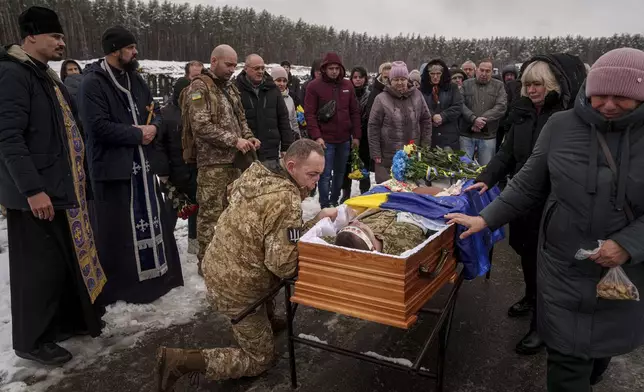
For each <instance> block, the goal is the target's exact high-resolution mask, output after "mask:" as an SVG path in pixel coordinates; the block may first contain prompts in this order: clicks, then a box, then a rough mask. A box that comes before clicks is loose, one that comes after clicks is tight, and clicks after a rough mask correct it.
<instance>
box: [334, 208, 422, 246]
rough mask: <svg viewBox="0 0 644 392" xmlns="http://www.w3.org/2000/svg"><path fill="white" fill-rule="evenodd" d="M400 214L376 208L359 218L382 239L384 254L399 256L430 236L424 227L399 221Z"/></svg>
mask: <svg viewBox="0 0 644 392" xmlns="http://www.w3.org/2000/svg"><path fill="white" fill-rule="evenodd" d="M398 214H399V212H397V211H389V210H380V211H378V210H374V211H369V212H366V213H365V214H363V217H362V218H360V219H359V220H360V222H362V223H364V224H366V225H367V226H369V228H370V229H371V231H373V234H374V236H375V237H376V238H377V239H378V240H380V241H382V253H384V254H388V255H396V256H399V255H400V254H401V253H403V252H406V251H408V250H410V249H413V248H415V247H417V246H418V245H420V244H421V243H422V242H423V241H425V240H426V239H427V237H428V235H427V234H426V233H425V232H424V231H423V229H421V228H420V227H418V226H416V225H414V224H411V223H407V222H397V217H398ZM429 233H430V234H431V233H432V232H429ZM323 239H324V240H325V241H327V242H328V243H331V244H333V243H334V242H335V237H330V238H329V237H325V238H323Z"/></svg>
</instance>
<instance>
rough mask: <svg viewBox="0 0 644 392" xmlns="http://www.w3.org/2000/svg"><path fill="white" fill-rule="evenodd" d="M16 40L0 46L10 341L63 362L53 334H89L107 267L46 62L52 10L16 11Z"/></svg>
mask: <svg viewBox="0 0 644 392" xmlns="http://www.w3.org/2000/svg"><path fill="white" fill-rule="evenodd" d="M19 26H20V33H21V36H22V43H21V45H9V46H7V47H5V48H0V86H2V87H0V203H1V204H2V205H3V206H5V207H6V208H7V231H8V239H9V269H10V270H9V271H10V279H11V321H12V337H13V348H14V350H15V352H16V355H18V356H19V357H21V358H25V359H28V360H33V361H37V362H39V363H42V364H45V365H62V364H63V363H65V362H67V361H69V360H70V359H71V358H72V354H71V353H70V352H69V351H67V350H66V349H64V348H63V347H61V346H59V345H58V344H57V342H60V341H63V340H65V339H68V338H70V337H72V336H74V335H92V336H98V335H100V333H101V319H100V317H101V315H102V313H103V311H102V308H100V307H99V306H97V305H95V301H96V300H97V298H98V297H99V295H100V293H101V291H102V289H103V287H104V286H105V284H106V276H105V273H104V271H103V269H102V267H101V263H100V261H99V258H98V255H97V250H96V246H95V242H94V237H93V233H92V227H91V224H90V215H89V205H88V200H89V199H90V198H91V189H90V187H89V186H88V185H89V184H88V182H89V181H88V177H87V171H86V170H85V166H86V165H85V145H84V140H83V136H82V132H81V130H80V128H79V123H78V122H77V121H76V118H75V117H76V116H75V114H76V109H75V107H74V106H73V102H72V100H71V99H70V96H69V94H68V93H67V90H66V89H65V87H64V86H63V84H62V82H61V81H60V79H59V78H58V75H57V74H56V73H55V72H54V71H53V70H52V69H51V68H50V67H49V66H48V65H47V63H48V62H49V61H54V60H61V59H62V58H63V54H64V49H65V43H64V36H63V29H62V27H61V25H60V22H59V20H58V16H57V15H56V13H55V12H54V11H52V10H50V9H47V8H42V7H30V8H29V9H27V10H26V11H25V12H23V13H22V14H21V15H20V17H19Z"/></svg>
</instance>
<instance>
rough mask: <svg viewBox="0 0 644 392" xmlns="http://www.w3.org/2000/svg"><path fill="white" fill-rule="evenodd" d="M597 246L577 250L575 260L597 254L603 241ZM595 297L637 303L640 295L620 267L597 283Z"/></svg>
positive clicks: (612, 270) (612, 269)
mask: <svg viewBox="0 0 644 392" xmlns="http://www.w3.org/2000/svg"><path fill="white" fill-rule="evenodd" d="M598 243H599V246H598V247H597V248H595V249H593V250H587V249H579V250H578V251H577V253H576V254H575V258H576V259H577V260H585V259H587V258H589V257H590V256H592V255H594V254H597V252H599V249H600V248H601V247H602V244H603V243H604V241H601V240H600V241H598ZM597 297H599V298H603V299H611V300H628V301H639V300H640V293H639V291H638V290H637V287H635V285H634V284H633V282H631V280H630V279H628V276H626V272H624V269H622V267H614V268H611V269H609V270H608V272H607V273H606V275H605V276H604V277H603V278H602V279H601V280H600V281H599V283H597Z"/></svg>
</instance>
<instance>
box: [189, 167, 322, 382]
mask: <svg viewBox="0 0 644 392" xmlns="http://www.w3.org/2000/svg"><path fill="white" fill-rule="evenodd" d="M305 193H306V192H305ZM229 202H230V206H229V207H228V208H227V209H226V210H225V211H224V212H223V214H221V217H220V219H219V222H218V224H217V227H216V228H215V235H214V237H213V240H212V242H211V243H210V245H209V246H208V249H207V250H206V254H205V257H204V262H203V271H204V277H205V280H206V287H207V289H208V298H209V300H210V302H211V304H212V305H213V307H214V308H215V309H216V310H217V311H219V312H221V313H223V314H224V315H226V316H228V317H233V316H235V315H237V314H238V313H239V312H241V311H242V310H243V309H244V308H246V307H247V306H248V305H250V304H251V303H253V302H254V301H256V300H257V299H258V298H260V297H261V296H262V295H264V294H265V293H266V292H267V291H268V290H269V289H270V288H272V287H273V286H274V285H275V284H277V282H278V280H279V278H285V277H290V276H293V275H294V274H295V270H296V267H297V248H296V242H297V239H298V238H299V233H301V232H302V230H304V229H305V228H303V225H302V207H301V203H302V198H301V192H300V189H299V188H298V186H297V185H296V184H295V182H294V181H293V180H291V179H290V177H289V176H288V174H287V173H286V172H285V171H284V170H283V169H281V168H276V169H275V170H274V171H271V170H269V169H267V168H266V167H265V166H263V165H262V164H260V163H258V162H255V163H253V164H252V165H251V166H250V168H249V169H248V170H246V172H244V174H243V175H242V176H241V177H240V178H239V179H238V180H237V181H235V182H234V183H233V185H232V187H231V191H230V193H229ZM311 224H312V222H311V223H310V224H307V225H306V226H307V227H308V226H310V225H311ZM232 329H233V332H234V335H235V339H236V340H237V342H238V344H239V348H231V347H229V348H215V349H206V350H202V353H203V356H204V358H205V360H206V363H207V372H206V375H207V377H208V378H209V379H211V380H221V379H228V378H239V377H246V376H255V375H258V374H260V373H262V372H264V371H265V370H267V369H268V368H269V367H270V366H271V363H272V361H273V359H274V357H275V353H274V351H275V344H274V340H273V333H272V330H271V324H270V320H269V317H268V315H267V309H266V307H265V306H262V307H260V308H259V309H258V310H257V311H256V312H255V313H253V314H251V315H250V316H248V317H246V318H245V319H244V320H242V321H241V322H240V323H238V324H236V325H233V326H232Z"/></svg>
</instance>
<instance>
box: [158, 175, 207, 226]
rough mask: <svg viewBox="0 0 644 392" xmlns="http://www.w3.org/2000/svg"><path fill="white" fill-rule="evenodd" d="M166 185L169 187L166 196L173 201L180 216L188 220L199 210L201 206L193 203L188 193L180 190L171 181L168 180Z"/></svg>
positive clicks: (173, 206)
mask: <svg viewBox="0 0 644 392" xmlns="http://www.w3.org/2000/svg"><path fill="white" fill-rule="evenodd" d="M165 186H166V187H167V189H168V192H167V193H166V197H167V198H168V199H169V200H171V201H172V208H173V209H174V210H175V211H177V216H178V217H179V218H181V219H183V220H186V219H188V218H189V217H191V216H192V215H194V214H195V213H196V212H197V211H198V210H199V206H198V205H197V204H196V203H193V202H192V200H190V197H188V195H186V194H185V193H183V192H180V191H179V190H178V189H177V187H176V186H175V185H174V184H172V183H171V182H170V181H168V182H166V184H165Z"/></svg>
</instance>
